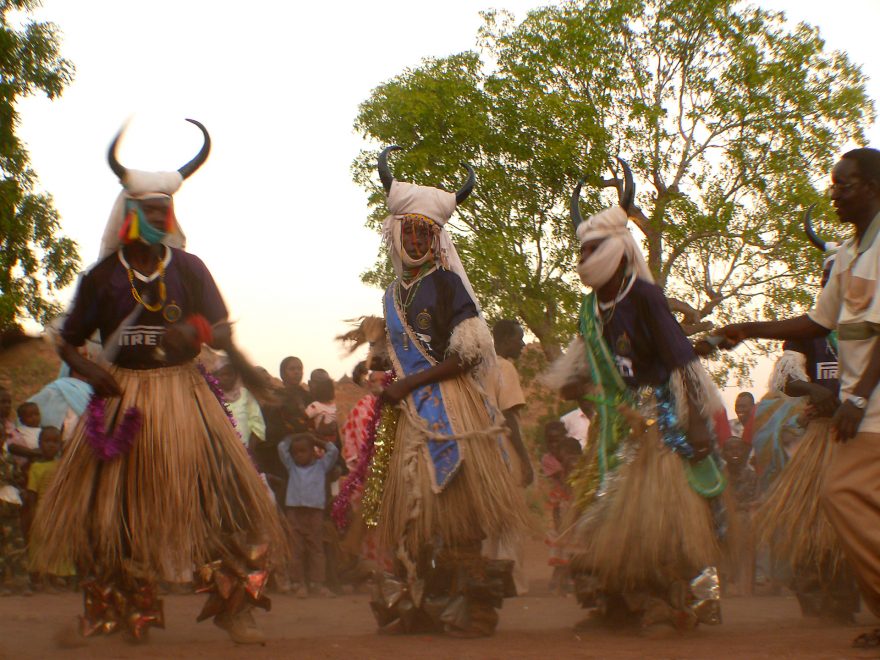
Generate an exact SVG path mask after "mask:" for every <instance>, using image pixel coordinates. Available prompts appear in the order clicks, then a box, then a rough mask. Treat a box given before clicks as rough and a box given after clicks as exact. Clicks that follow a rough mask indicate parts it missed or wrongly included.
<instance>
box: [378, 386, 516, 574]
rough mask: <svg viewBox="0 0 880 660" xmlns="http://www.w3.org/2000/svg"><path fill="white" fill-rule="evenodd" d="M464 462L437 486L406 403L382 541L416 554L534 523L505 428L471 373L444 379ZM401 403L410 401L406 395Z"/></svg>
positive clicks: (419, 425) (420, 426) (419, 426)
mask: <svg viewBox="0 0 880 660" xmlns="http://www.w3.org/2000/svg"><path fill="white" fill-rule="evenodd" d="M440 387H441V391H442V394H443V400H444V402H445V404H446V411H447V415H448V417H449V421H450V424H451V426H452V430H453V433H454V434H455V437H457V438H460V439H459V440H458V447H459V452H460V457H461V463H460V465H459V467H458V471H457V472H456V474H455V475H454V476H453V477H452V478H451V479H450V480H449V481H448V482H447V484H446V486H445V487H444V488H443V489H442V490H439V489H437V488H436V487H435V486H434V484H435V481H434V478H433V464H432V463H431V458H430V455H429V453H428V443H429V442H431V440H430V439H429V437H428V435H427V433H428V432H427V428H426V426H425V425H424V422H423V421H422V420H421V419H420V418H417V416H416V414H415V412H414V411H413V410H412V408H410V409H409V411H408V410H401V414H400V419H399V421H398V424H397V432H396V434H395V439H394V451H393V453H392V456H391V460H390V465H389V469H388V476H387V478H386V482H385V489H384V492H383V496H382V503H381V507H380V518H379V520H380V522H379V525H380V529H379V535H380V543H381V545H382V547H384V548H386V549H388V550H389V551H392V552H394V551H396V550H397V549H398V547H399V544H401V543H403V544H404V546H403V547H405V549H406V551H407V552H408V553H409V554H410V556H411V557H414V558H415V557H418V554H419V552H420V550H421V548H422V547H424V546H425V544H429V543H430V544H435V545H436V544H437V542H440V543H442V544H443V545H444V546H445V547H463V546H467V545H473V544H479V543H480V542H481V541H482V540H483V539H484V538H487V537H489V538H501V539H513V538H517V537H518V535H519V534H521V533H522V532H523V531H525V530H527V529H530V528H531V527H532V526H533V523H532V521H531V519H530V516H529V513H528V509H527V506H526V503H525V498H524V497H523V496H522V492H521V490H522V489H521V488H520V487H519V486H517V480H516V477H515V476H514V475H512V474H511V471H510V469H509V467H508V465H507V463H506V462H505V460H504V456H503V453H502V450H501V445H500V443H499V440H500V438H501V437H502V434H503V433H504V431H503V429H502V428H501V427H500V426H497V425H496V424H495V423H494V422H493V420H492V419H491V417H490V415H489V412H488V411H487V410H486V406H485V404H484V402H483V399H482V396H481V394H480V393H479V389H478V387H477V385H476V384H475V382H474V381H473V380H472V377H471V376H470V375H467V374H466V375H463V376H459V377H456V378H452V379H449V380H446V381H442V382H441V383H440ZM403 405H404V406H411V405H412V404H411V402H410V399H409V397H407V398H406V399H405V400H404V403H403Z"/></svg>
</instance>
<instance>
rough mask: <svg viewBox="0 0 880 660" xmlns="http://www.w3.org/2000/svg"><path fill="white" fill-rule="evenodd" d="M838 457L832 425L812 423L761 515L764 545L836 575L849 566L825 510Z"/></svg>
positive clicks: (781, 555)
mask: <svg viewBox="0 0 880 660" xmlns="http://www.w3.org/2000/svg"><path fill="white" fill-rule="evenodd" d="M835 451H837V444H836V442H834V438H833V437H832V430H831V420H830V419H814V420H812V421H811V422H810V423H809V424H808V425H807V428H806V430H805V431H804V437H803V439H802V440H801V443H800V446H799V447H798V450H797V452H795V455H794V456H793V457H792V459H791V460H790V461H789V462H788V464H787V465H786V466H785V468H784V469H783V470H782V473H781V474H780V475H779V478H778V479H777V480H776V482H775V483H774V484H773V487H772V488H771V490H770V494H769V495H768V496H767V499H766V500H765V501H764V503H763V504H762V505H761V508H760V509H758V512H757V513H756V514H755V528H756V531H757V536H758V540H759V542H761V543H766V544H768V545H769V546H770V547H771V549H772V550H773V553H774V555H775V556H776V557H778V558H780V559H783V560H785V561H786V562H788V563H790V564H791V565H792V566H794V567H805V568H816V569H818V570H819V571H828V570H830V571H831V572H832V573H835V572H837V571H838V570H839V569H841V568H842V567H843V566H844V562H845V560H844V556H843V550H842V548H841V547H840V542H839V541H838V537H837V534H836V533H835V531H834V528H833V527H832V526H831V523H830V522H829V521H828V518H827V517H826V515H825V512H824V511H823V510H822V507H821V504H820V494H821V490H822V479H823V478H824V476H825V471H826V469H827V468H828V466H829V465H830V464H831V460H832V458H833V457H834V453H835Z"/></svg>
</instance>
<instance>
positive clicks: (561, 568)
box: [541, 421, 571, 595]
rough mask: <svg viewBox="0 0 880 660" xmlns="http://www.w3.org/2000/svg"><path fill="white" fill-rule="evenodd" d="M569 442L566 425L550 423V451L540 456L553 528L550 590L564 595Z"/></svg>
mask: <svg viewBox="0 0 880 660" xmlns="http://www.w3.org/2000/svg"><path fill="white" fill-rule="evenodd" d="M565 439H566V429H565V424H564V423H563V422H561V421H552V422H548V423H547V424H546V425H545V426H544V445H545V446H546V448H547V451H546V452H545V453H544V455H543V456H541V473H542V474H543V476H544V478H545V479H546V489H547V491H546V492H547V498H546V506H547V509H548V511H549V513H550V518H551V523H552V524H551V527H550V530H549V531H548V532H547V540H546V543H547V546H548V547H549V548H550V558H549V559H548V561H547V563H548V564H549V565H550V566H551V567H552V568H553V574H552V576H551V577H550V585H549V586H550V590H551V591H553V592H556V593H558V594H560V595H564V594H565V585H566V580H567V573H568V558H567V557H566V553H565V552H564V550H563V548H562V545H561V543H560V541H559V535H560V532H561V530H562V518H563V515H564V513H565V511H566V509H567V508H568V503H569V502H570V501H571V488H570V487H569V486H568V484H567V483H566V478H567V477H568V470H567V461H566V460H565V454H564V453H563V441H564V440H565Z"/></svg>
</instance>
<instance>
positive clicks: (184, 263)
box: [61, 248, 227, 369]
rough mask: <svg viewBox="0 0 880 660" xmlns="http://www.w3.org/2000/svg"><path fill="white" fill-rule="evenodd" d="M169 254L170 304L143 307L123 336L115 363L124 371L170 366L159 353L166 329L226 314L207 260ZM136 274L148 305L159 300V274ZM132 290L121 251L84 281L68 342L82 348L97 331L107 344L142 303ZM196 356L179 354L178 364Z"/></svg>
mask: <svg viewBox="0 0 880 660" xmlns="http://www.w3.org/2000/svg"><path fill="white" fill-rule="evenodd" d="M167 250H168V252H166V256H165V259H164V263H165V276H164V281H165V287H166V298H165V303H164V305H163V306H162V308H161V309H159V310H157V311H155V312H151V311H150V310H148V309H146V308H142V309H141V310H140V313H139V314H138V315H137V317H136V318H135V319H133V320H132V321H131V322H130V323H129V324H127V327H125V328H123V329H122V331H121V332H120V333H119V338H118V340H117V342H118V344H119V353H118V355H117V356H116V359H115V360H114V362H115V363H116V364H117V365H119V366H120V367H126V368H131V369H152V368H156V367H162V366H168V365H169V363H168V362H167V361H165V360H163V359H161V358H160V357H159V355H158V354H157V351H156V349H157V347H158V346H159V345H160V344H161V340H162V335H163V334H164V333H165V329H166V328H167V327H169V326H171V325H173V324H175V323H180V322H183V321H185V320H186V319H187V317H189V316H190V315H191V314H201V315H202V316H204V317H205V318H206V319H207V320H208V321H209V322H210V323H216V322H217V321H221V320H223V319H225V318H226V316H227V312H226V305H225V304H224V303H223V298H222V297H221V296H220V292H219V291H218V290H217V285H216V284H214V278H213V277H211V273H210V272H208V269H207V268H206V267H205V264H204V263H202V260H201V259H199V258H198V257H197V256H195V255H193V254H189V253H188V252H184V251H183V250H177V249H173V248H167ZM133 275H134V286H135V288H136V289H137V291H138V294H139V295H140V296H141V297H146V299H147V300H148V301H156V302H158V301H159V277H158V274H154V275H153V276H151V277H150V278H144V277H143V276H140V274H137V273H134V272H133ZM131 287H132V285H131V283H130V282H129V278H128V265H127V264H126V263H125V262H124V259H123V257H122V254H121V253H119V252H117V253H114V254H112V255H110V256H108V257H107V258H105V259H104V260H103V261H101V262H100V263H98V264H96V265H95V267H94V268H92V269H91V270H89V271H88V272H87V273H85V274H84V275H83V276H82V279H81V280H80V283H79V288H78V289H77V292H76V298H74V301H73V310H72V311H71V312H70V315H69V316H68V317H67V320H66V321H65V323H64V328H63V329H62V331H61V336H62V337H63V339H64V340H65V341H66V342H67V343H69V344H71V345H72V346H82V344H83V343H84V342H85V341H86V339H88V338H89V337H91V335H92V333H94V331H95V330H98V331H99V332H100V336H101V343H102V344H106V342H107V341H108V339H109V338H110V337H111V336H113V333H114V332H115V331H116V329H117V328H119V326H120V324H121V323H122V321H123V320H124V319H125V318H126V317H127V316H128V315H129V313H131V311H132V310H133V309H134V308H135V306H138V305H140V303H138V302H137V301H136V300H135V298H134V295H133V293H132V291H131ZM196 354H197V351H196V350H195V349H193V351H192V354H191V355H184V356H179V358H178V360H177V362H178V363H179V362H181V361H185V360H187V359H191V358H193V357H195V356H196Z"/></svg>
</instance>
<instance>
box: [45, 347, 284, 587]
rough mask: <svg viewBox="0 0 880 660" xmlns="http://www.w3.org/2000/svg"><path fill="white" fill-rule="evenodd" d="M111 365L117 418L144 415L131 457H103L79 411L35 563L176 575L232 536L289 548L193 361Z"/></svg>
mask: <svg viewBox="0 0 880 660" xmlns="http://www.w3.org/2000/svg"><path fill="white" fill-rule="evenodd" d="M110 371H111V373H112V374H113V376H114V377H115V378H116V381H117V382H118V383H119V385H120V387H121V389H122V392H123V394H122V396H121V397H117V398H112V399H107V400H106V422H107V424H108V427H109V428H115V425H116V424H117V423H118V421H119V420H120V419H121V418H122V413H123V412H124V411H125V410H127V409H128V408H129V407H130V406H136V407H137V408H138V409H140V411H141V412H142V414H143V424H142V426H141V429H140V431H139V433H138V435H137V437H136V438H135V440H134V444H133V446H132V448H131V450H130V451H129V452H128V453H127V454H124V455H122V456H120V457H118V458H115V459H112V460H110V461H101V460H99V459H98V458H97V457H96V456H95V454H94V452H93V451H92V448H91V447H90V445H89V442H88V440H87V438H86V430H85V429H86V424H85V421H86V419H85V418H86V416H85V415H84V416H83V417H82V419H81V421H80V423H79V425H78V427H77V429H76V431H75V433H74V436H73V438H72V439H71V441H70V444H69V446H68V447H67V448H66V450H65V452H64V456H63V458H62V460H61V465H60V466H59V468H58V472H57V473H56V477H55V479H54V480H53V482H52V485H51V487H50V488H49V490H48V492H47V493H46V495H45V496H44V497H43V498H42V499H41V500H40V502H39V505H38V507H37V512H36V517H35V520H34V524H33V527H32V529H31V534H32V539H33V546H34V548H35V553H34V556H33V559H32V570H35V571H37V572H45V571H49V570H51V568H52V567H53V566H58V565H61V564H63V563H64V562H73V563H74V564H76V565H77V566H79V567H80V568H85V569H86V570H87V571H89V572H96V573H99V574H113V573H115V572H117V571H123V570H125V571H129V572H131V571H134V572H136V573H139V574H140V575H142V576H144V577H147V578H150V579H159V578H165V579H170V580H175V579H185V576H188V575H189V574H190V571H191V570H192V568H193V566H194V565H195V566H199V565H202V564H203V563H206V562H208V561H212V560H214V559H220V558H224V557H227V556H228V554H227V553H226V551H227V549H228V548H230V546H231V544H233V543H239V544H242V543H244V544H252V543H269V544H270V554H271V553H276V554H278V553H281V554H283V552H284V550H283V548H284V545H283V544H284V535H283V532H282V529H281V526H280V522H279V516H278V513H277V511H276V509H275V506H274V504H273V503H272V501H271V500H270V498H269V495H268V493H267V491H266V487H265V485H264V484H263V483H262V481H261V480H260V478H259V475H258V473H257V471H256V469H255V468H254V466H253V464H252V462H251V460H250V457H249V456H248V454H247V451H246V450H245V448H244V446H243V445H242V442H241V440H240V439H239V437H238V434H237V433H236V431H235V428H234V427H233V426H232V424H231V423H230V420H229V418H228V417H227V415H226V412H225V411H224V409H223V407H222V406H221V404H220V402H219V401H218V400H217V398H216V396H215V395H214V393H213V391H212V390H211V388H210V386H209V385H208V383H207V382H206V381H205V379H204V377H203V376H202V375H201V373H199V371H198V369H197V368H196V366H195V364H194V363H188V364H185V365H180V366H174V367H166V368H162V369H150V370H130V369H121V368H116V367H111V369H110Z"/></svg>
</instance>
